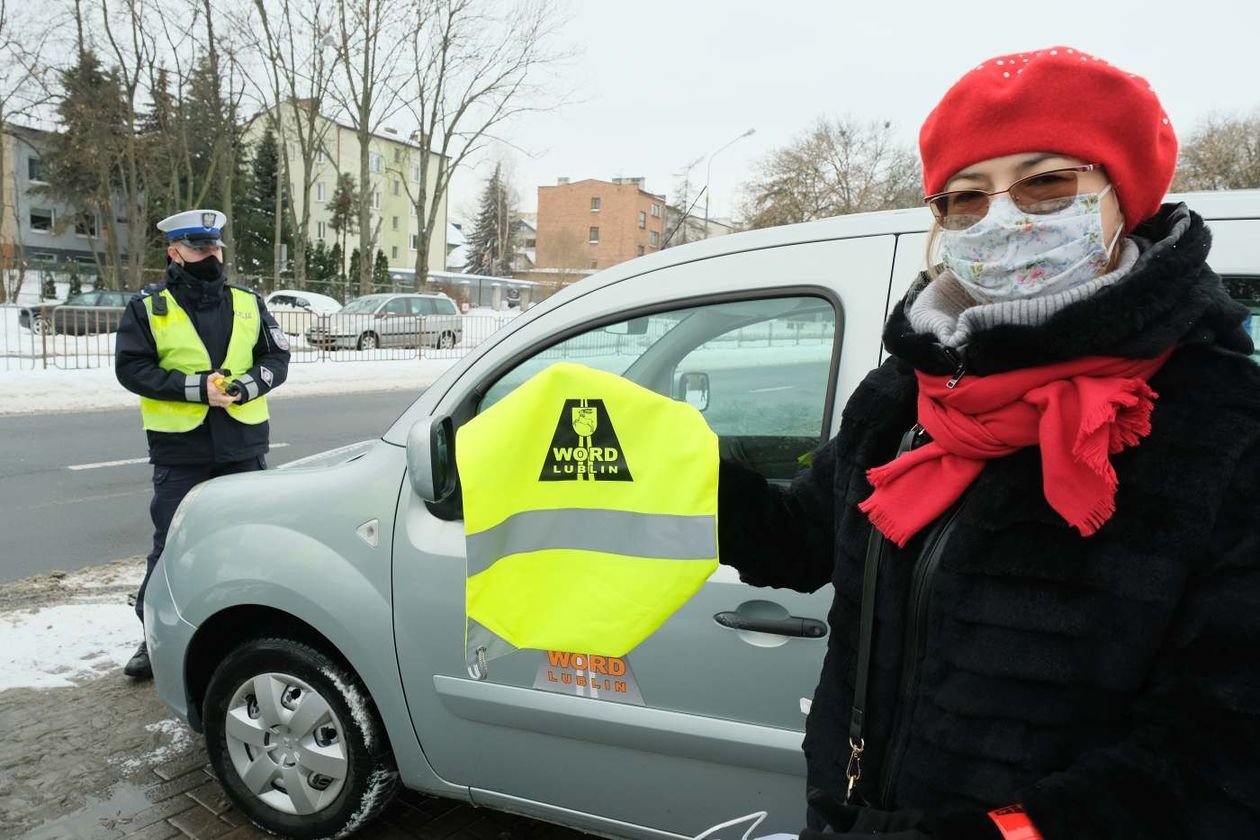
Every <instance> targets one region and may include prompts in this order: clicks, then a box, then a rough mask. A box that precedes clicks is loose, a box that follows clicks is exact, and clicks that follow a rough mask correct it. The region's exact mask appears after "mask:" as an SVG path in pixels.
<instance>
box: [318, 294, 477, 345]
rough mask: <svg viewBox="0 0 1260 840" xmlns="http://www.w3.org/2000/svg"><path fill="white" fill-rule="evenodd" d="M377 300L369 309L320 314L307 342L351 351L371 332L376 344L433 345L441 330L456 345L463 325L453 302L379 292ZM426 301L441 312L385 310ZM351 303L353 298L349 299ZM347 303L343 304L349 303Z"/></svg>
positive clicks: (436, 296)
mask: <svg viewBox="0 0 1260 840" xmlns="http://www.w3.org/2000/svg"><path fill="white" fill-rule="evenodd" d="M370 297H372V298H379V303H378V304H377V305H376V306H375V307H374V308H373V309H372V311H370V312H359V313H355V312H345V311H344V310H343V311H341V312H335V313H332V314H330V315H322V316H320V317H318V318H317V319H315V320H314V322H313V323H312V324H311V325H310V326H309V327H308V328H307V330H306V333H305V335H306V338H307V341H308V342H310V343H311V344H315V345H323V346H325V347H326V348H328V349H330V350H354V349H357V348H358V346H359V340H360V338H361V337H362V336H363V335H365V334H367V333H371V334H373V335H375V336H376V337H377V346H378V347H415V346H417V344H419V345H421V346H437V344H438V342H439V339H440V337H441V336H442V335H443V334H444V333H449V334H450V335H452V336H454V340H455V343H456V344H458V343H459V341H460V340H461V339H462V338H463V333H464V325H463V320H462V318H461V316H460V315H459V314H458V310H456V308H455V305H454V303H453V302H452V301H451V299H450V298H448V297H447V296H446V295H440V294H379V295H371V296H370ZM410 301H428V302H432V305H435V306H440V307H442V308H443V309H446V310H447V313H443V314H437V313H435V314H424V315H412V314H396V313H391V312H389V311H388V310H389V309H390V305H391V304H393V303H395V302H410ZM352 303H353V301H352ZM349 305H350V304H347V306H349Z"/></svg>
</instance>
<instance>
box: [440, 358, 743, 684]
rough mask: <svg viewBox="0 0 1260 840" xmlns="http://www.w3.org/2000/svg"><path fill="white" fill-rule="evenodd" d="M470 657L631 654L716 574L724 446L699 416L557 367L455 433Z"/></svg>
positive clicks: (603, 377) (617, 381)
mask: <svg viewBox="0 0 1260 840" xmlns="http://www.w3.org/2000/svg"><path fill="white" fill-rule="evenodd" d="M455 455H456V463H457V466H458V469H459V478H460V484H461V487H462V490H463V506H464V527H465V532H466V543H467V549H468V586H467V595H466V597H467V610H468V624H467V638H466V641H467V650H466V653H467V657H468V665H469V671H470V673H472V674H473V675H474V676H479V677H484V675H485V661H486V660H487V659H491V658H494V657H495V656H499V655H502V654H504V653H508V652H510V651H512V650H514V649H517V648H536V649H547V650H561V651H579V652H582V653H587V654H595V655H598V656H617V657H619V656H624V655H625V654H626V653H627V652H628V651H630V650H631V649H632V648H633V647H635V646H636V645H637V644H639V642H641V641H643V640H644V639H646V638H647V637H648V636H650V635H651V634H652V633H653V632H654V631H655V630H656V629H657V628H658V627H660V626H661V624H663V623H664V622H665V620H666V619H667V618H669V617H670V615H672V614H673V613H674V611H675V610H677V609H678V608H679V607H680V606H682V605H683V604H684V603H685V602H686V601H687V599H689V598H690V597H691V596H692V595H694V594H695V593H696V591H698V590H699V589H700V587H701V586H702V585H703V584H704V582H705V580H706V579H707V578H708V577H709V575H711V574H712V573H713V571H714V570H715V569H716V568H717V565H718V544H717V510H718V496H717V491H718V441H717V436H716V435H715V434H714V433H713V432H712V430H710V429H709V426H708V424H707V423H706V422H705V420H704V418H703V417H702V416H701V415H700V412H699V411H697V410H696V409H695V408H693V407H692V406H689V405H687V404H685V403H681V402H677V401H675V400H672V399H669V398H667V397H663V396H661V395H659V394H657V393H655V392H653V391H649V390H647V389H646V388H643V387H641V386H639V385H636V384H634V383H633V382H630V381H629V380H626V379H623V378H622V377H620V376H617V375H615V374H612V373H607V372H604V371H601V370H594V369H591V368H587V367H583V366H581V365H576V364H570V363H559V364H555V365H552V366H551V367H549V368H547V369H546V370H544V371H542V372H541V373H539V374H537V375H536V376H534V377H533V378H532V379H530V380H529V381H527V382H525V383H524V384H523V385H521V386H520V387H518V388H517V389H516V390H514V391H512V392H511V393H510V394H508V395H507V396H506V397H504V398H503V400H501V401H500V402H498V403H496V404H495V405H493V406H492V407H490V408H489V409H488V410H486V411H485V412H484V413H482V414H481V415H479V416H478V417H476V418H474V419H473V420H471V421H470V422H468V423H467V424H466V425H464V426H463V427H461V428H460V430H459V433H458V435H457V437H456V445H455Z"/></svg>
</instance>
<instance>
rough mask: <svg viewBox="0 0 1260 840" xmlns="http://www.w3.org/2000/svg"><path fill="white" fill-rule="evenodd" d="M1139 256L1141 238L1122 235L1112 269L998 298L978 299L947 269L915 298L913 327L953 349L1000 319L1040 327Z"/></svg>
mask: <svg viewBox="0 0 1260 840" xmlns="http://www.w3.org/2000/svg"><path fill="white" fill-rule="evenodd" d="M1138 255H1139V250H1138V246H1137V243H1135V242H1134V241H1133V240H1132V239H1124V240H1122V241H1121V243H1120V260H1119V262H1118V263H1117V264H1116V268H1115V270H1114V271H1111V272H1109V273H1107V274H1104V275H1102V276H1100V277H1095V278H1094V279H1093V280H1090V281H1088V282H1086V283H1082V284H1080V285H1079V286H1074V287H1072V288H1071V289H1067V290H1066V291H1062V292H1057V293H1055V294H1053V295H1045V296H1044V297H1031V298H1021V299H1019V300H1007V301H1002V302H1000V303H985V304H981V303H977V302H976V300H975V299H974V298H972V297H971V295H970V294H968V293H967V290H966V289H965V288H964V287H963V285H962V284H961V283H959V282H958V279H957V278H955V277H954V275H952V274H950V273H949V272H948V271H946V272H943V273H941V274H940V275H938V276H937V278H936V279H935V280H933V281H932V282H931V283H929V284H928V285H927V286H925V287H924V288H923V290H922V291H921V292H919V295H918V297H916V298H915V299H914V302H913V303H912V304H911V306H910V311H909V312H908V313H907V315H908V316H909V319H910V326H911V327H912V328H913V329H914V331H915V332H918V333H927V334H930V335H934V336H936V339H937V340H938V341H939V342H940V343H941V344H943V345H945V346H946V347H955V348H957V347H963V346H965V345H966V344H967V342H968V341H969V340H970V339H971V336H972V335H974V334H975V333H977V332H979V331H980V330H983V329H988V328H991V327H996V326H999V325H1002V324H1020V325H1024V326H1040V325H1041V324H1044V323H1045V322H1046V321H1048V320H1050V318H1051V316H1053V315H1054V314H1055V313H1057V312H1059V311H1060V310H1062V309H1064V308H1065V307H1068V306H1071V305H1072V304H1074V303H1076V302H1078V301H1082V300H1085V299H1086V298H1089V297H1092V296H1093V295H1095V294H1097V293H1098V292H1099V291H1101V290H1102V289H1105V288H1107V287H1108V286H1113V285H1115V284H1116V283H1117V282H1119V281H1120V280H1121V279H1123V278H1124V276H1125V275H1126V274H1128V273H1129V271H1130V270H1132V268H1133V266H1134V264H1135V263H1136V262H1137V259H1138Z"/></svg>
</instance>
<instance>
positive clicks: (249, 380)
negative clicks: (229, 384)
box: [236, 373, 258, 400]
mask: <svg viewBox="0 0 1260 840" xmlns="http://www.w3.org/2000/svg"><path fill="white" fill-rule="evenodd" d="M236 381H237V383H238V384H239V385H240V386H241V387H242V388H244V389H245V395H246V397H248V398H249V399H251V400H256V399H258V383H257V382H255V381H254V377H252V376H250V375H249V374H248V373H247V374H245V375H244V376H241V377H237V380H236Z"/></svg>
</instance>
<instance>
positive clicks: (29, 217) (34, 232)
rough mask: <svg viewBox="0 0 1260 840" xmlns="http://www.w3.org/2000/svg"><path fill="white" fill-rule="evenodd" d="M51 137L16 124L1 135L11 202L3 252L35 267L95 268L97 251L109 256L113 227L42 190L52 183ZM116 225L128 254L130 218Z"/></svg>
mask: <svg viewBox="0 0 1260 840" xmlns="http://www.w3.org/2000/svg"><path fill="white" fill-rule="evenodd" d="M51 136H52V135H51V134H49V133H48V132H46V131H40V130H38V129H34V128H26V127H23V126H17V125H12V124H9V125H6V126H5V128H4V133H3V134H2V135H0V168H2V170H3V173H4V174H3V181H4V191H3V196H2V199H3V201H4V206H5V213H4V223H3V227H0V255H2V256H3V257H4V259H5V260H6V261H12V260H23V261H25V263H26V265H27V267H29V268H33V269H40V268H45V269H48V270H52V271H65V270H67V268H68V267H69V266H72V265H73V266H77V267H78V268H80V269H89V270H95V266H96V257H95V256H94V253H95V254H97V255H100V258H101V259H102V260H103V259H104V258H105V257H104V254H105V252H106V245H107V243H106V241H105V237H106V236H108V235H109V232H110V228H109V226H108V225H105V224H103V223H102V220H101V219H100V218H99V217H98V215H97V214H95V213H84V212H82V211H80V210H78V209H76V208H73V207H69V206H67V205H65V204H63V203H61V202H58V201H53V200H51V199H50V198H49V197H48V196H46V195H44V194H42V192H41V190H40V188H41V187H45V186H47V184H48V182H47V180H46V178H47V177H48V176H47V171H46V169H45V166H44V163H43V160H42V154H43V150H44V149H45V148H46V144H47V142H48V138H49V137H51ZM113 229H114V231H115V232H116V235H117V236H118V237H119V242H120V246H121V247H120V251H121V253H123V254H126V252H127V241H126V240H127V233H126V222H125V220H122V219H120V220H118V223H117V224H115V225H114V228H113Z"/></svg>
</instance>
